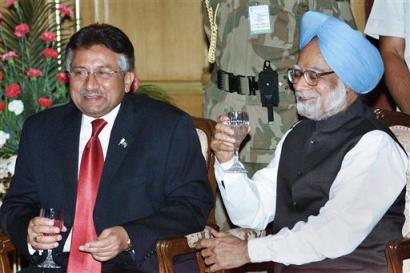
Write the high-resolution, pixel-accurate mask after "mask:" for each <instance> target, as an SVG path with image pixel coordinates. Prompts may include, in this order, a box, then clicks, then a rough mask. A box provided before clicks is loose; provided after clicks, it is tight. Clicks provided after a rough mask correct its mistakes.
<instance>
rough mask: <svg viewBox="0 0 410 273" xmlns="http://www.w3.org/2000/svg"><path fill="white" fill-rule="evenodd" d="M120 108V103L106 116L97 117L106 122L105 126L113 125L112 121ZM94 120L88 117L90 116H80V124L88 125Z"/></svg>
mask: <svg viewBox="0 0 410 273" xmlns="http://www.w3.org/2000/svg"><path fill="white" fill-rule="evenodd" d="M120 106H121V103H120V104H118V105H117V106H116V107H115V108H114V109H112V110H111V111H110V112H109V113H108V114H106V115H104V116H102V117H99V118H101V119H104V120H105V121H106V122H107V124H113V123H114V121H115V118H116V117H117V115H118V112H119V110H120ZM95 119H96V118H94V117H90V116H87V115H86V114H83V115H82V124H90V123H91V122H92V121H93V120H95Z"/></svg>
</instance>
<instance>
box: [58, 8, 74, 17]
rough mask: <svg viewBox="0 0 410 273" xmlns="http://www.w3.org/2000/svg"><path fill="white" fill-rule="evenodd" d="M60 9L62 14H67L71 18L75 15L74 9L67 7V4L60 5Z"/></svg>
mask: <svg viewBox="0 0 410 273" xmlns="http://www.w3.org/2000/svg"><path fill="white" fill-rule="evenodd" d="M58 11H59V12H60V13H61V14H63V15H65V16H67V17H70V18H72V17H73V11H72V9H70V8H69V7H67V6H66V5H60V7H59V8H58Z"/></svg>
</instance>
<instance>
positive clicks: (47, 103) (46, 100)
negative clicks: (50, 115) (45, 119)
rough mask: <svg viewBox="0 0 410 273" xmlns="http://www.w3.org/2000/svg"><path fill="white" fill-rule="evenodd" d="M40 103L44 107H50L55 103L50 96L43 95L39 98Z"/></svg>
mask: <svg viewBox="0 0 410 273" xmlns="http://www.w3.org/2000/svg"><path fill="white" fill-rule="evenodd" d="M37 103H38V105H40V106H41V107H44V108H48V107H50V106H51V105H52V104H53V101H52V100H51V99H49V98H44V97H41V98H39V99H38V100H37Z"/></svg>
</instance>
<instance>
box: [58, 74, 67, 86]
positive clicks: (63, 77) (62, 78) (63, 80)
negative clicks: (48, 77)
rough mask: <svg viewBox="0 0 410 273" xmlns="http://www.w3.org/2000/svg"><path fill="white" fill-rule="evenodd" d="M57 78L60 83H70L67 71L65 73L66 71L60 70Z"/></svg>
mask: <svg viewBox="0 0 410 273" xmlns="http://www.w3.org/2000/svg"><path fill="white" fill-rule="evenodd" d="M56 80H57V81H58V82H59V83H62V84H66V83H68V77H67V73H65V72H59V73H57V75H56Z"/></svg>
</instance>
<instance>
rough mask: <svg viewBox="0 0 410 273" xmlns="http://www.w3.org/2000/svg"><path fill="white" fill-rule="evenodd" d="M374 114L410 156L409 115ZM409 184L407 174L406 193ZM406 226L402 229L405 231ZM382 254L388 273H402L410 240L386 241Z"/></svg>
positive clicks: (376, 111)
mask: <svg viewBox="0 0 410 273" xmlns="http://www.w3.org/2000/svg"><path fill="white" fill-rule="evenodd" d="M374 113H375V115H376V118H377V119H378V120H379V121H380V122H382V123H383V124H384V125H385V126H388V127H390V129H391V130H392V132H393V133H394V134H395V135H396V137H397V139H398V140H399V142H400V143H401V144H402V146H403V148H404V149H405V150H406V152H407V154H409V155H410V115H408V114H404V113H400V112H393V111H388V110H381V109H376V110H375V111H374ZM409 182H410V181H409V173H408V176H407V191H408V190H409V187H410V184H409ZM406 196H407V194H406ZM407 209H408V208H406V210H407ZM405 215H406V217H408V215H407V212H405ZM406 225H407V224H405V226H404V229H407V227H406ZM409 231H410V230H408V231H407V232H409ZM384 253H385V255H386V260H387V269H388V273H402V272H403V260H405V259H409V258H410V239H406V238H403V239H401V240H397V241H388V242H387V243H386V247H385V250H384Z"/></svg>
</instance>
